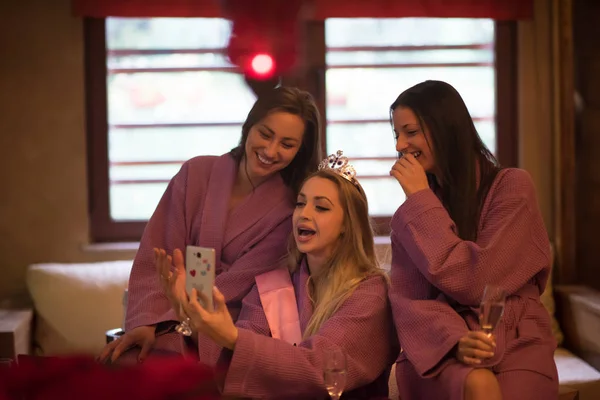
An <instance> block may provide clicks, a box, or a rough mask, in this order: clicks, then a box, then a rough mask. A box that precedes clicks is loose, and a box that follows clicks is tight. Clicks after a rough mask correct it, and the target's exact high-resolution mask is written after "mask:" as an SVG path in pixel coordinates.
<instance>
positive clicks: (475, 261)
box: [390, 169, 558, 400]
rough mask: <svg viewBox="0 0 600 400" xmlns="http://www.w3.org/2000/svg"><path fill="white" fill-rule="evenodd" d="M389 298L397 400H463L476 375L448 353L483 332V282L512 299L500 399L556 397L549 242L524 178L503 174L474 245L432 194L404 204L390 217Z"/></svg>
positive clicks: (501, 339)
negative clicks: (546, 302) (548, 303)
mask: <svg viewBox="0 0 600 400" xmlns="http://www.w3.org/2000/svg"><path fill="white" fill-rule="evenodd" d="M391 225H392V230H393V232H392V270H391V278H392V287H391V289H390V300H391V304H392V309H393V314H394V321H395V325H396V330H397V332H398V338H399V340H400V344H401V346H402V348H403V352H402V353H401V354H400V357H399V359H398V362H397V364H396V379H397V382H398V389H399V392H400V396H401V398H402V399H403V400H412V399H453V400H462V399H463V386H464V379H465V377H466V375H467V374H468V373H469V372H470V371H471V370H472V367H469V366H467V365H465V364H462V363H460V362H459V361H458V360H457V359H456V358H455V357H454V356H453V353H451V351H452V350H453V348H454V347H455V346H456V345H457V342H458V340H459V339H460V338H461V337H462V336H464V335H465V334H466V333H467V332H468V331H469V330H479V329H480V326H479V322H478V307H479V303H480V301H481V298H482V296H483V291H484V287H485V285H486V284H488V283H489V284H497V285H500V286H502V287H503V288H505V289H506V290H507V292H508V293H509V297H508V299H507V302H506V307H505V311H504V316H503V317H502V320H501V322H500V324H499V325H498V327H497V329H496V330H495V334H496V343H497V348H496V351H495V355H494V357H493V358H492V359H490V360H488V361H486V362H484V363H482V364H481V366H482V367H488V368H491V370H492V371H493V372H494V373H495V374H496V376H497V378H498V380H499V382H500V385H501V388H502V392H503V396H504V398H505V399H551V398H557V393H558V379H557V372H556V366H555V364H554V358H553V352H554V349H555V347H556V343H555V340H554V338H553V336H552V332H551V326H550V316H549V314H548V312H547V311H546V309H545V308H544V306H543V305H542V303H541V302H540V294H541V293H542V292H543V291H544V288H545V286H546V280H547V278H548V273H549V271H550V244H549V241H548V235H547V233H546V229H545V228H544V224H543V221H542V217H541V214H540V211H539V208H538V205H537V199H536V195H535V189H534V185H533V183H532V181H531V178H530V176H529V174H527V173H526V172H525V171H523V170H520V169H504V170H502V171H501V172H500V173H499V174H498V176H497V177H496V179H495V181H494V183H493V185H492V187H491V188H490V191H489V194H488V196H487V198H486V201H485V204H484V206H483V209H482V213H481V220H480V223H479V231H478V238H477V241H476V242H470V241H465V240H461V239H460V238H459V237H458V236H457V235H456V232H455V229H456V227H455V225H454V223H453V221H452V220H451V219H450V216H449V215H448V213H447V212H446V210H445V209H444V207H443V205H442V203H441V202H440V200H439V199H438V197H436V195H435V194H434V192H433V191H432V190H430V189H427V190H423V191H421V192H417V193H415V194H414V195H412V196H410V197H409V198H407V200H406V201H405V203H404V204H403V205H402V206H400V208H399V209H398V211H397V212H396V213H395V215H394V217H393V219H392V223H391Z"/></svg>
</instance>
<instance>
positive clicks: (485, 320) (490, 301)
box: [479, 285, 506, 335]
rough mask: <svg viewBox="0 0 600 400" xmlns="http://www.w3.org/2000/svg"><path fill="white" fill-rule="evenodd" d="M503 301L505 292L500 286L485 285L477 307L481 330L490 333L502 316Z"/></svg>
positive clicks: (504, 300) (504, 301)
mask: <svg viewBox="0 0 600 400" xmlns="http://www.w3.org/2000/svg"><path fill="white" fill-rule="evenodd" d="M505 303H506V292H505V291H504V290H503V289H502V288H500V287H498V286H494V285H486V287H485V289H484V291H483V298H482V299H481V304H480V307H479V324H480V325H481V330H483V332H485V333H486V334H488V335H490V334H492V332H493V331H494V329H495V328H496V326H498V323H499V322H500V319H501V318H502V314H503V313H504V304H505Z"/></svg>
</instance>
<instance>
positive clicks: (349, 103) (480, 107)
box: [326, 67, 496, 121]
mask: <svg viewBox="0 0 600 400" xmlns="http://www.w3.org/2000/svg"><path fill="white" fill-rule="evenodd" d="M428 79H434V80H442V81H445V82H448V83H449V84H451V85H452V86H454V87H455V88H456V90H458V91H459V93H460V94H461V96H462V98H463V99H464V101H465V103H466V104H467V107H468V108H469V111H470V112H471V115H472V116H473V117H490V116H493V115H494V114H495V97H496V96H495V94H496V87H495V72H494V68H493V67H444V68H440V67H437V68H436V67H434V68H381V69H380V68H335V69H329V70H327V74H326V82H327V119H328V120H329V121H335V120H363V119H389V108H390V105H391V104H392V103H393V102H394V100H396V97H398V95H399V94H400V93H402V92H403V91H404V90H406V89H408V88H409V87H411V86H413V85H415V84H417V83H419V82H422V81H425V80H428Z"/></svg>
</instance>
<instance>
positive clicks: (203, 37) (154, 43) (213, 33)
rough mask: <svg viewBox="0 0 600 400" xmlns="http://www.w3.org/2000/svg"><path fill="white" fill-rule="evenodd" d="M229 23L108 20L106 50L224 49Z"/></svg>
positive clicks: (140, 19)
mask: <svg viewBox="0 0 600 400" xmlns="http://www.w3.org/2000/svg"><path fill="white" fill-rule="evenodd" d="M230 34H231V23H230V22H229V21H227V20H225V19H220V18H107V20H106V44H107V47H108V48H109V49H206V48H217V47H221V48H223V47H226V46H227V42H228V41H229V35H230Z"/></svg>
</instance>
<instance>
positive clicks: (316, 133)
mask: <svg viewBox="0 0 600 400" xmlns="http://www.w3.org/2000/svg"><path fill="white" fill-rule="evenodd" d="M275 111H284V112H287V113H290V114H294V115H297V116H299V117H300V118H301V119H302V121H303V122H304V135H303V138H302V144H301V145H300V149H299V150H298V153H297V154H296V156H295V157H294V159H293V160H292V162H291V163H290V165H288V166H287V167H285V168H284V169H283V170H281V171H280V173H281V176H282V178H283V180H284V182H285V183H286V185H288V186H289V187H291V188H292V189H293V190H294V193H297V192H298V190H299V189H300V185H301V184H302V182H303V181H304V179H305V178H306V177H307V176H308V175H310V174H311V173H312V172H314V171H316V170H317V167H318V165H319V162H320V160H321V156H322V155H321V139H320V135H321V133H320V132H321V118H320V114H319V109H318V108H317V105H316V104H315V101H314V99H313V97H312V96H311V94H310V93H308V92H305V91H303V90H300V89H297V88H293V87H285V86H280V87H277V88H274V89H272V90H269V91H267V92H266V93H264V94H262V95H261V96H260V97H259V98H258V99H257V100H256V102H255V103H254V106H252V109H251V110H250V112H249V113H248V117H247V118H246V121H245V122H244V125H243V126H242V137H241V138H240V143H239V145H238V146H237V147H236V148H234V149H232V150H231V154H232V155H233V157H234V158H235V159H236V161H237V162H238V163H239V162H240V161H241V160H242V158H243V156H244V151H245V150H244V149H245V148H246V140H247V139H248V134H249V133H250V129H251V128H252V127H253V126H254V125H256V124H257V123H258V122H260V121H261V120H262V119H264V118H265V117H266V116H267V115H268V114H270V113H272V112H275Z"/></svg>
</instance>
